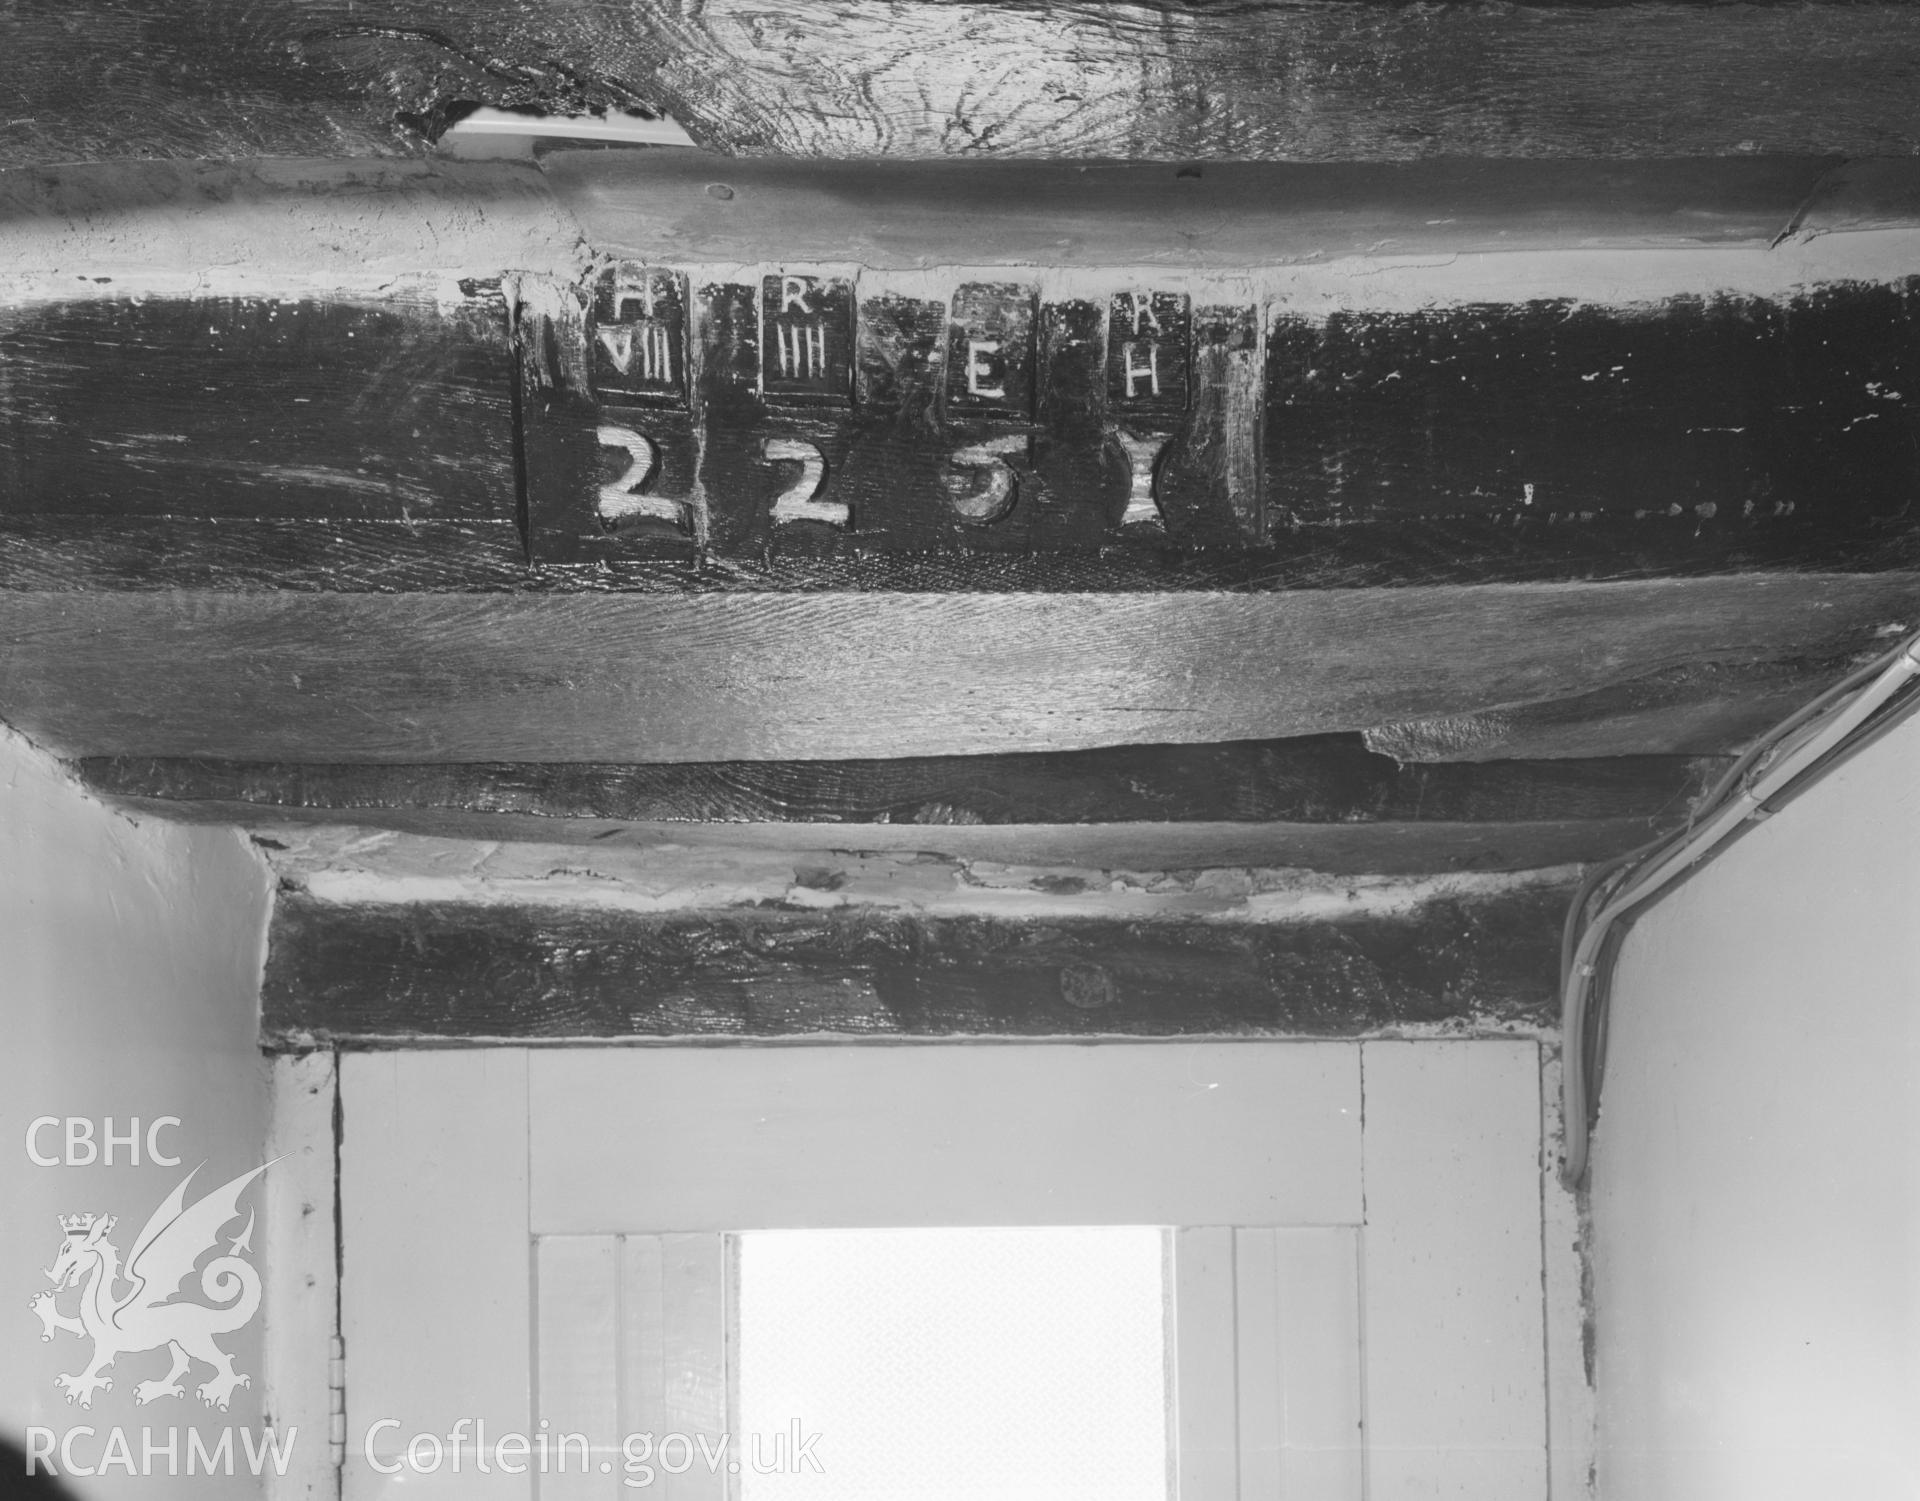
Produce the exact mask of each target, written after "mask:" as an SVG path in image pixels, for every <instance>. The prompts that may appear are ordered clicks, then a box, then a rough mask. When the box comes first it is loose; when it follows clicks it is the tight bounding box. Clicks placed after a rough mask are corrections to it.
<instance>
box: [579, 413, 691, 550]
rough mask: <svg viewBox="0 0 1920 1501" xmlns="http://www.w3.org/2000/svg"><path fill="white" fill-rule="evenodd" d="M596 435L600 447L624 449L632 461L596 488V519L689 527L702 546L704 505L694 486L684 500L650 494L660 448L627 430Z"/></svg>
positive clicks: (609, 429) (613, 429)
mask: <svg viewBox="0 0 1920 1501" xmlns="http://www.w3.org/2000/svg"><path fill="white" fill-rule="evenodd" d="M596 436H597V437H598V438H599V440H600V443H601V445H602V446H603V447H606V448H624V449H626V451H627V454H628V457H629V458H631V459H632V461H633V462H631V463H630V464H628V465H627V467H626V470H625V472H624V473H623V474H621V476H620V478H618V479H617V480H614V481H613V482H612V483H611V484H606V485H602V486H601V487H600V490H599V494H598V498H597V508H598V510H599V512H600V519H601V520H602V521H609V522H611V521H623V520H625V519H626V518H627V517H629V516H656V517H658V518H659V519H660V520H662V521H671V522H673V523H674V525H676V526H680V527H686V526H688V525H689V524H691V527H692V531H693V540H694V541H695V542H696V543H697V544H698V545H699V546H701V547H705V546H706V545H707V503H706V500H705V499H704V498H703V497H702V495H701V493H700V491H699V488H698V487H697V486H696V487H695V489H694V492H693V494H692V495H690V496H687V497H685V498H678V497H675V496H671V495H654V494H652V493H651V492H652V489H653V483H654V481H655V480H656V479H658V478H659V477H660V445H659V444H657V443H655V442H654V441H653V439H651V438H649V437H648V436H647V435H646V434H645V433H637V432H635V431H634V430H633V429H632V428H630V427H613V426H607V427H603V428H600V429H599V431H598V432H597V434H596Z"/></svg>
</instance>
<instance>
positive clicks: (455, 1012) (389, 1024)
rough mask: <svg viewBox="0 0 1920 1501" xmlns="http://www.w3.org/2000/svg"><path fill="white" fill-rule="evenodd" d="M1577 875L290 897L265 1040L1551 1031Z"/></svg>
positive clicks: (269, 976) (265, 998)
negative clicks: (1108, 906) (1172, 906)
mask: <svg viewBox="0 0 1920 1501" xmlns="http://www.w3.org/2000/svg"><path fill="white" fill-rule="evenodd" d="M1566 898H1567V892H1565V891H1563V890H1559V889H1530V890H1523V891H1519V892H1514V893H1508V894H1505V895H1501V896H1497V897H1492V898H1488V899H1485V900H1477V901H1435V902H1431V903H1428V904H1427V905H1425V906H1423V907H1420V908H1418V909H1417V910H1416V911H1415V912H1413V913H1412V914H1409V915H1405V916H1394V917H1381V916H1372V917H1366V918H1358V919H1354V920H1351V921H1317V922H1305V923H1297V924H1260V925H1231V926H1229V925H1224V924H1218V923H1192V922H1178V921H1167V922H1124V921H1118V920H1098V919H1067V920H1061V921H1046V922H1037V921H1031V920H1007V919H992V918H926V917H916V916H911V915H905V914H900V913H896V912H877V911H874V910H872V909H865V910H842V911H827V912H822V911H817V910H805V909H788V908H779V907H763V908H757V909H741V910H730V911H724V912H688V913H675V914H666V915H640V914H633V913H610V912H587V911H582V910H579V909H563V908H555V909H538V908H512V907H497V906H485V907H482V906H459V905H449V904H427V903H423V904H408V905H405V906H371V905H370V906H351V905H331V904H327V903H323V902H318V901H314V900H313V899H311V898H308V897H305V896H302V895H298V894H290V895H283V896H282V897H281V899H280V900H279V901H278V902H277V903H276V905H275V909H274V917H273V924H272V929H271V933H270V936H269V942H268V952H267V965H266V974H265V980H264V986H263V992H262V1031H263V1035H264V1037H265V1039H266V1041H267V1044H268V1045H269V1046H279V1047H301V1046H310V1045H312V1044H314V1043H327V1042H337V1043H344V1044H348V1045H351V1044H354V1043H356V1042H359V1043H368V1042H372V1043H380V1042H388V1043H391V1042H400V1041H410V1040H417V1039H440V1040H447V1041H454V1040H459V1039H466V1038H503V1039H549V1040H561V1039H568V1038H621V1037H634V1038H644V1037H679V1036H710V1037H716V1038H725V1037H736V1038H742V1039H751V1038H766V1037H788V1036H805V1035H808V1034H811V1033H850V1034H859V1035H868V1036H877V1037H886V1036H899V1037H942V1036H975V1035H987V1036H994V1035H998V1036H1015V1037H1044V1036H1062V1037H1072V1036H1092V1035H1101V1034H1115V1035H1134V1036H1146V1037H1182V1036H1204V1035H1225V1036H1350V1035H1353V1034H1355V1033H1363V1032H1372V1031H1377V1030H1381V1029H1389V1028H1394V1027H1405V1026H1431V1025H1436V1024H1452V1025H1456V1026H1470V1027H1471V1026H1501V1025H1515V1024H1517V1025H1522V1026H1544V1025H1549V1024H1550V1023H1551V1019H1552V1008H1553V995H1554V985H1555V977H1556V970H1557V964H1558V949H1559V926H1560V918H1561V915H1562V912H1563V909H1564V906H1565V902H1566Z"/></svg>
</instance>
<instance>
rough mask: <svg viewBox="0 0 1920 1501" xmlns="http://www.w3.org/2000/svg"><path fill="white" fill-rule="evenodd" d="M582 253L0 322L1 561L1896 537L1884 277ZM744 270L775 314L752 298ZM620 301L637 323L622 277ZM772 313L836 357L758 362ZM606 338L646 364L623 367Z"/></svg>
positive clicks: (228, 579)
mask: <svg viewBox="0 0 1920 1501" xmlns="http://www.w3.org/2000/svg"><path fill="white" fill-rule="evenodd" d="M669 176H671V174H669ZM820 201H821V202H823V203H824V202H825V201H826V200H825V199H824V198H823V199H821V200H820ZM876 212H877V210H876ZM1549 259H1551V257H1549ZM621 264H622V265H623V266H624V267H625V269H624V270H621V271H616V270H614V269H613V268H611V267H610V268H608V269H607V270H606V271H605V272H604V274H603V275H601V276H600V277H598V278H596V279H594V280H593V281H591V282H590V283H589V284H588V285H587V286H586V287H581V286H579V285H577V284H575V283H572V282H567V281H562V280H558V279H553V278H533V277H514V278H510V279H509V282H508V286H509V288H510V290H509V291H508V293H507V295H505V296H503V295H502V291H501V288H500V286H499V285H498V284H496V283H485V282H481V281H476V280H473V279H466V280H464V281H462V282H460V283H459V284H458V285H459V287H460V288H461V289H462V290H457V291H454V292H453V293H452V300H451V301H435V300H431V299H426V298H424V297H420V296H412V297H407V296H395V297H393V298H390V299H387V300H383V301H376V300H369V299H365V298H361V299H358V300H356V299H354V298H311V297H310V298H306V299H297V298H287V299H274V298H252V297H196V298H169V297H152V298H137V297H131V296H99V295H93V296H88V297H86V298H84V299H80V300H63V301H52V302H39V303H28V304H26V305H22V306H17V307H13V308H10V309H8V310H6V311H5V312H4V313H0V588H5V589H10V590H15V591H22V592H38V591H57V590H65V589H81V590H84V589H169V588H171V589H210V590H222V589H234V590H257V589H289V590H325V591H334V592H405V591H415V592H425V591H444V592H459V591H477V590H485V589H497V590H520V591H541V592H554V593H564V592H583V591H600V590H607V591H614V592H645V593H656V594H675V593H754V592H819V593H826V592H835V591H847V592H852V591H865V592H872V591H887V592H917V593H952V592H981V593H995V592H998V593H1038V592H1062V593H1064V592H1076V591H1101V592H1159V591H1174V590H1179V591H1195V592H1206V591H1219V590H1232V591H1260V590H1286V589H1315V588H1341V589H1348V588H1362V587H1409V586H1414V585H1421V584H1444V583H1457V584H1472V583H1486V582H1495V581H1502V582H1520V581H1540V582H1551V581H1559V580H1595V579H1628V578H1658V577H1673V576H1685V575H1695V574H1708V573H1723V572H1734V571H1746V570H1768V571H1781V572H1785V571H1815V570H1831V571H1861V572H1868V571H1885V570H1894V569H1906V568H1915V567H1920V524H1917V523H1916V522H1915V520H1914V518H1913V516H1912V515H1911V514H1910V511H1911V507H1910V498H1911V496H1912V494H1913V492H1914V489H1915V487H1916V485H1920V458H1917V457H1916V455H1920V353H1916V351H1920V329H1917V328H1916V318H1915V292H1914V287H1915V282H1914V281H1912V280H1911V279H1902V280H1899V281H1896V282H1893V283H1889V284H1880V285H1863V284H1856V283H1851V282H1842V283H1837V284H1831V285H1826V286H1823V287H1819V288H1816V289H1812V290H1803V291H1802V292H1800V293H1799V294H1798V295H1795V296H1791V297H1781V298H1771V297H1757V296H1748V295H1736V294H1732V293H1726V294H1716V295H1711V296H1704V297H1702V296H1684V297H1668V298H1664V299H1658V300H1655V301H1651V302H1647V303H1642V304H1631V305H1620V306H1600V305H1593V304H1590V303H1588V302H1586V301H1583V300H1581V299H1579V298H1571V297H1561V298H1553V299H1542V300H1533V301H1528V302H1517V303H1508V304H1496V303H1478V302H1476V303H1468V304H1458V305H1440V306H1434V307H1429V308H1424V309H1420V310H1414V311H1408V310H1398V311H1395V310H1388V309H1373V310H1369V309H1366V308H1355V309H1346V310H1335V311H1328V310H1326V309H1325V308H1324V307H1318V306H1314V305H1311V304H1296V303H1294V302H1289V301H1288V300H1287V299H1285V298H1280V297H1276V298H1274V299H1272V300H1269V299H1268V298H1267V296H1266V295H1265V294H1261V293H1255V292H1249V291H1244V290H1243V291H1240V292H1231V293H1229V292H1222V291H1221V290H1220V289H1219V288H1218V287H1217V286H1215V287H1213V288H1212V289H1211V290H1208V285H1207V284H1206V283H1205V282H1204V281H1202V282H1197V283H1196V282H1191V281H1189V280H1183V276H1184V275H1185V273H1184V271H1183V270H1181V269H1178V268H1168V269H1166V270H1164V271H1161V270H1150V271H1141V270H1139V269H1137V268H1136V269H1135V270H1133V271H1120V270H1115V271H1112V272H1084V273H1081V274H1080V282H1079V283H1078V284H1076V285H1077V290H1073V291H1070V292H1069V291H1056V292H1053V293H1047V292H1044V291H1042V290H1039V289H1037V288H1036V287H1035V286H1034V285H1032V284H1031V283H1030V282H1029V281H1027V280H1023V277H1024V276H1025V273H1023V272H1019V271H1016V270H1015V269H1013V268H1004V269H1002V270H1000V271H998V272H995V273H993V274H994V275H995V277H996V279H994V280H991V281H986V280H981V279H979V278H981V277H984V276H985V275H987V274H988V273H985V272H978V271H976V272H972V273H963V272H959V271H944V272H938V273H929V274H927V275H926V276H923V277H922V278H921V279H920V280H921V282H922V283H923V284H922V285H919V286H917V287H916V288H915V289H914V290H913V291H912V292H911V293H908V292H905V291H901V290H899V289H898V288H897V287H894V288H892V289H890V288H889V284H888V282H887V281H886V278H885V277H880V278H878V279H877V281H873V282H871V283H870V279H869V278H868V277H867V276H866V275H865V274H864V273H862V274H859V275H847V276H842V275H840V274H838V273H830V272H826V271H822V272H819V273H807V274H804V275H799V276H794V275H788V274H786V273H775V272H765V273H764V274H762V272H761V271H747V272H742V271H740V270H738V269H737V268H736V269H731V270H729V269H727V268H724V267H711V266H708V267H702V266H697V265H696V266H687V267H683V268H679V269H675V268H671V267H669V268H665V269H662V268H658V267H648V266H638V265H636V264H632V263H621ZM849 269H850V268H849ZM716 278H717V279H716ZM1142 278H1145V280H1144V281H1143V280H1142ZM109 280H111V278H109ZM783 288H788V289H798V290H795V291H794V292H793V295H794V296H795V297H796V298H799V299H800V300H802V301H806V300H808V299H811V300H812V304H813V305H812V306H811V307H810V313H811V315H812V316H811V317H810V318H809V319H804V320H789V322H786V323H783V322H782V321H781V319H782V318H786V317H787V316H788V315H787V314H785V313H781V312H779V310H778V309H777V308H776V310H775V311H774V312H771V313H770V312H769V311H768V308H769V307H770V306H773V304H772V303H770V302H769V301H768V299H772V298H775V295H776V293H780V294H781V295H782V296H784V295H785V294H784V293H782V291H781V289H783ZM636 289H641V290H643V291H644V298H643V297H642V295H641V290H636ZM98 290H99V289H95V291H96V292H98ZM656 292H658V293H659V305H658V308H657V312H658V314H659V316H658V317H654V316H651V315H645V316H643V315H639V314H637V313H635V312H634V311H633V310H634V309H636V308H638V307H639V306H640V305H641V303H642V301H643V300H644V301H645V302H646V304H647V306H649V307H652V306H654V299H655V294H656ZM823 299H824V300H823ZM1223 299H1224V300H1223ZM1152 309H1158V311H1157V312H1151V310H1152ZM1149 313H1150V317H1149ZM510 318H511V319H512V321H513V325H514V328H515V330H516V332H515V334H514V339H513V348H512V349H510V348H509V339H508V334H507V327H508V322H509V319H510ZM803 323H804V325H805V326H804V327H802V326H801V325H802V324H803ZM763 325H764V326H763ZM790 325H791V326H790ZM1143 327H1144V332H1143ZM796 330H797V332H798V334H805V335H807V336H809V337H812V336H818V338H819V340H820V344H819V347H820V350H821V351H822V355H823V357H824V358H825V360H826V361H827V366H828V367H830V368H828V369H826V371H825V372H824V373H822V374H819V375H816V376H813V377H809V378H808V379H807V380H802V381H800V382H798V383H797V384H795V385H794V388H793V389H784V390H783V389H781V388H780V386H781V378H780V377H779V375H778V369H777V366H778V359H779V358H780V357H781V356H780V355H779V353H778V352H779V350H780V349H782V348H786V347H788V346H783V345H781V344H780V343H779V340H780V339H781V338H791V337H796V336H797V334H796ZM980 339H986V340H987V342H988V344H989V345H990V347H991V348H992V349H993V350H994V351H995V353H994V355H993V356H992V357H993V358H995V359H996V360H998V361H1000V362H1001V365H1003V366H1004V368H1003V369H1001V370H1000V373H999V374H998V375H996V376H994V377H992V379H994V380H998V381H1000V382H1002V383H1003V388H1002V387H995V389H999V390H1001V395H1000V396H997V397H995V398H993V399H991V400H987V399H986V398H983V397H980V396H978V395H977V394H975V393H974V392H972V391H970V390H969V386H970V385H972V384H977V380H976V375H977V372H973V371H972V370H971V369H970V367H969V364H968V360H969V358H970V356H969V355H968V353H967V352H968V351H970V350H972V349H974V348H976V347H977V344H976V341H977V340H980ZM649 341H657V345H656V344H655V343H653V342H649ZM642 347H645V348H648V349H654V348H656V347H657V349H658V350H659V352H660V355H661V358H662V360H663V362H664V366H665V370H666V373H662V374H661V375H660V376H658V377H657V378H656V377H649V378H646V379H641V378H640V372H639V367H638V366H637V365H632V362H633V360H634V359H635V358H636V356H635V351H636V350H637V349H639V348H642ZM612 351H620V352H621V353H620V359H621V361H622V362H623V363H625V364H628V365H631V366H632V368H630V369H627V370H625V371H624V372H623V371H622V369H621V368H619V367H618V366H616V365H615V364H614V363H613V362H612V360H611V358H610V352H612ZM1149 358H1151V359H1152V360H1153V361H1154V364H1153V366H1152V367H1151V368H1152V369H1153V370H1154V371H1155V372H1156V374H1155V377H1154V379H1155V389H1154V390H1153V391H1152V392H1146V391H1144V390H1142V391H1140V392H1133V391H1130V390H1129V389H1128V387H1129V383H1130V382H1131V381H1132V380H1133V379H1134V378H1133V377H1124V378H1123V376H1122V374H1121V372H1122V371H1123V370H1124V369H1126V368H1127V362H1129V361H1133V362H1138V361H1141V360H1145V359H1149ZM1143 368H1144V367H1143ZM770 371H772V372H773V374H772V375H771V376H770V375H769V372H770ZM1161 377H1164V385H1162V384H1161V383H1160V380H1161ZM769 381H771V382H772V383H771V384H769ZM809 382H811V383H812V384H811V387H809ZM789 384H793V383H789ZM796 499H797V500H798V502H799V504H798V506H797V508H796V507H795V504H794V503H795V501H796ZM610 506H611V507H612V508H613V509H611V510H609V509H608V508H609V507H610Z"/></svg>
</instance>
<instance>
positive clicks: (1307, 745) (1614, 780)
mask: <svg viewBox="0 0 1920 1501" xmlns="http://www.w3.org/2000/svg"><path fill="white" fill-rule="evenodd" d="M1719 765H1720V762H1719V761H1718V760H1717V759H1713V758H1695V757H1687V756H1615V757H1609V758H1605V759H1602V760H1598V761H1578V760H1557V761H1496V762H1477V763H1476V762H1461V763H1456V764H1446V765H1409V764H1404V763H1401V762H1397V761H1395V760H1393V759H1392V758H1391V757H1389V756H1385V755H1381V754H1379V753H1377V752H1374V751H1369V750H1368V749H1366V747H1365V746H1364V745H1363V744H1362V743H1361V737H1360V736H1358V735H1321V736H1311V737H1307V738H1305V739H1301V740H1268V741H1240V742H1235V743H1230V744H1212V745H1128V746H1113V747H1109V748H1105V749H1099V750H1083V751H1062V752H1056V753H1045V752H1042V753H1033V754H1024V755H1019V754H1016V755H1005V756H927V757H907V758H903V759H900V760H895V761H874V760H858V761H853V760H850V761H734V762H725V763H719V764H715V763H705V764H689V763H683V764H678V765H610V764H604V763H601V764H593V763H583V764H582V763H577V764H559V763H552V762H549V763H545V764H536V765H472V764H455V765H447V764H442V765H430V766H420V765H414V766H368V765H359V764H355V765H348V764H334V765H325V764H315V763H307V764H298V765H296V764H286V763H265V764H262V763H234V762H220V761H202V760H162V759H155V758H151V757H106V758H89V759H85V760H82V761H80V762H78V763H77V764H76V767H75V769H76V770H77V771H78V773H79V774H80V776H81V779H82V780H83V781H84V782H85V783H86V784H87V785H88V786H89V787H90V788H92V789H93V790H94V791H96V792H98V793H100V794H101V795H103V796H109V797H120V798H149V799H164V800H169V801H184V802H209V801H211V802H220V803H229V804H230V803H245V804H251V805H253V806H254V807H256V808H257V809H258V810H259V813H260V814H262V815H270V814H272V813H273V812H275V811H278V810H287V811H289V812H293V811H300V812H312V813H332V814H334V815H335V816H336V817H338V818H340V819H341V820H342V821H347V820H351V819H353V818H355V817H358V816H361V815H363V814H376V815H377V814H379V813H381V812H386V811H390V810H392V809H395V808H420V809H427V808H436V807H437V808H445V809H449V810H454V811H458V812H464V813H513V814H524V815H527V816H529V817H532V818H539V819H600V820H608V821H614V822H628V823H636V822H637V823H645V822H661V823H672V822H693V823H801V824H827V825H839V824H889V823H905V824H949V823H959V824H1115V823H1204V822H1218V823H1270V822H1284V823H1294V824H1343V825H1351V824H1362V823H1368V824H1371V823H1394V824H1414V823H1456V824H1458V823H1479V822H1506V823H1516V824H1519V823H1532V822H1553V821H1558V820H1563V819H1564V820H1574V819H1632V818H1639V819H1643V820H1645V822H1646V826H1647V827H1648V829H1649V830H1653V829H1656V828H1659V827H1662V826H1664V825H1665V824H1667V823H1669V822H1671V821H1675V820H1677V819H1679V818H1683V817H1684V816H1685V813H1686V807H1687V804H1688V802H1689V801H1690V800H1691V799H1692V798H1694V797H1696V796H1698V795H1699V794H1700V793H1701V792H1702V791H1704V790H1705V787H1706V784H1707V782H1708V781H1710V780H1711V778H1712V776H1713V775H1714V774H1715V773H1716V771H1717V768H1718V767H1719Z"/></svg>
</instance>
